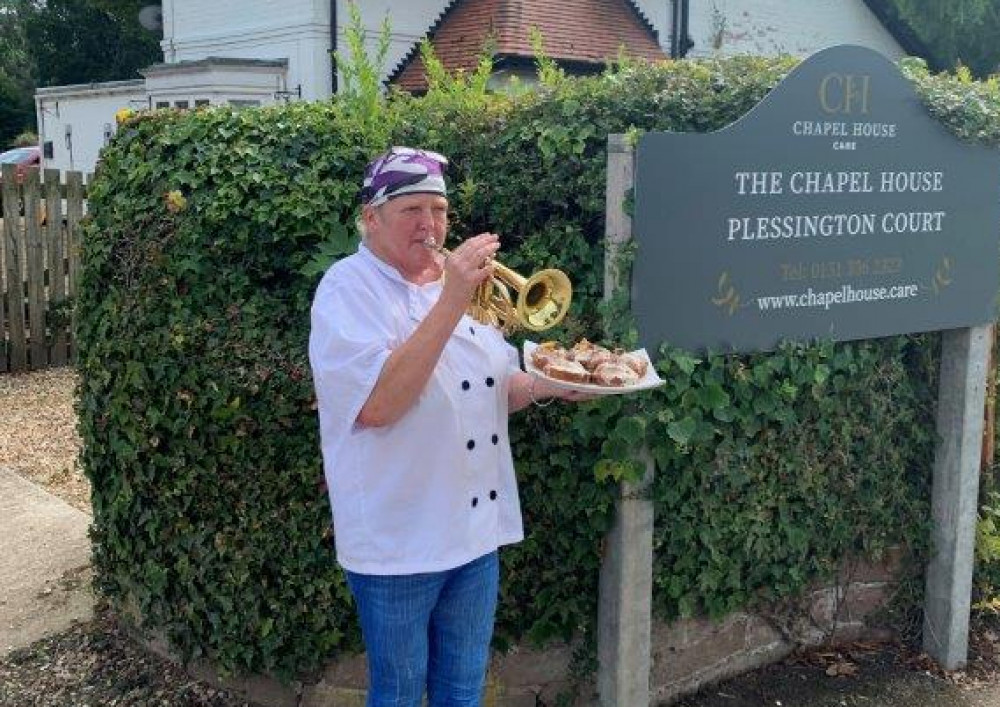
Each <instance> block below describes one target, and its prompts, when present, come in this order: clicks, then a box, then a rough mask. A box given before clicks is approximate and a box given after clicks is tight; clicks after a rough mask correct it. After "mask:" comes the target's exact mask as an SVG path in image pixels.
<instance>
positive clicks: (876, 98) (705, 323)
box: [632, 47, 1000, 352]
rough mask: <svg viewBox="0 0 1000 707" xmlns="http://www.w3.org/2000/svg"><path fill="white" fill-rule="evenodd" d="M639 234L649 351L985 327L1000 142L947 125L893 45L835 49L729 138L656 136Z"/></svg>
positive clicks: (640, 290)
mask: <svg viewBox="0 0 1000 707" xmlns="http://www.w3.org/2000/svg"><path fill="white" fill-rule="evenodd" d="M633 233H634V236H635V238H636V240H637V242H638V255H637V257H636V262H635V265H634V269H633V279H632V305H633V309H634V311H635V313H636V318H637V320H638V325H639V333H640V338H641V340H642V343H643V345H644V346H646V347H647V348H649V349H650V350H653V349H654V348H655V347H657V346H658V345H659V344H660V343H662V342H667V343H670V344H673V345H675V346H680V347H682V348H687V349H692V350H701V349H706V348H710V349H712V350H715V351H720V352H730V351H753V350H768V349H771V348H773V347H775V346H776V345H777V344H778V343H779V342H780V341H781V340H784V339H794V340H815V339H832V340H848V339H861V338H874V337H879V336H887V335H890V334H902V333H909V332H918V331H931V330H936V329H951V328H958V327H967V326H972V325H976V324H982V323H984V322H986V321H989V320H991V319H993V317H994V310H995V298H996V294H997V288H998V283H1000V247H998V245H1000V152H998V151H996V150H992V149H987V148H984V147H980V146H974V145H968V144H965V143H962V142H960V141H959V140H957V139H956V138H955V137H954V136H952V135H951V134H950V133H948V132H946V130H945V129H944V128H943V127H942V126H941V125H940V124H939V123H938V122H936V121H935V120H934V119H933V118H931V117H930V115H928V113H927V111H926V109H925V108H924V107H923V105H922V104H921V102H920V99H919V98H918V97H917V95H916V93H915V92H914V90H913V88H912V87H911V85H910V84H909V82H908V81H907V80H906V79H905V78H903V76H902V75H901V74H900V72H899V70H898V69H897V68H896V67H895V65H893V64H892V63H890V62H889V61H888V60H887V59H885V58H884V57H882V56H881V55H879V54H877V53H876V52H873V51H871V50H869V49H865V48H863V47H834V48H832V49H827V50H824V51H822V52H820V53H818V54H816V55H814V56H813V57H811V58H810V59H808V60H806V61H804V62H803V63H802V64H801V65H800V66H799V67H798V68H796V69H795V71H793V72H792V73H791V74H790V75H789V76H788V77H787V78H786V79H785V80H784V81H783V82H782V83H781V84H780V85H779V86H778V87H777V88H775V89H774V90H773V91H772V92H771V93H770V94H769V95H768V96H767V97H766V98H765V99H764V101H763V102H761V103H760V104H759V105H758V106H756V107H755V108H754V109H753V110H752V111H751V112H750V113H748V114H747V115H746V116H744V117H743V118H742V119H741V120H739V121H738V122H736V123H734V124H732V125H730V126H728V127H727V128H725V129H723V130H720V131H719V132H716V133H710V134H695V133H650V134H647V135H645V136H643V137H642V138H641V140H640V142H639V145H638V148H637V153H636V171H635V218H634V220H633Z"/></svg>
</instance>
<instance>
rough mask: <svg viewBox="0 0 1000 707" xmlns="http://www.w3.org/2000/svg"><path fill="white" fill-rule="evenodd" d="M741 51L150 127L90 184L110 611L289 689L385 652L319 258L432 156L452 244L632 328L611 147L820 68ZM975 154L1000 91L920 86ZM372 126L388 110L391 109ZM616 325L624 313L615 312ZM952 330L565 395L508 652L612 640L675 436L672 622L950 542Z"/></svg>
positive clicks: (531, 509)
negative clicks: (643, 453) (321, 378)
mask: <svg viewBox="0 0 1000 707" xmlns="http://www.w3.org/2000/svg"><path fill="white" fill-rule="evenodd" d="M792 66H793V62H791V61H789V60H770V59H752V58H739V59H731V60H724V61H707V62H694V61H691V62H688V61H684V62H673V63H668V64H665V65H663V66H659V67H641V66H631V65H626V66H619V67H616V68H615V69H614V70H612V71H610V72H609V73H607V74H606V75H604V76H601V77H597V78H590V79H578V80H577V79H565V78H561V77H559V76H558V75H557V73H555V72H552V71H551V70H549V71H547V72H546V76H547V80H546V81H545V82H544V84H543V85H542V86H540V87H539V88H538V89H537V90H535V91H530V92H527V91H526V92H523V93H520V94H514V95H511V96H496V95H489V94H486V93H485V92H484V91H483V90H481V82H477V81H469V82H463V81H447V82H444V83H442V84H440V85H439V86H438V87H437V88H436V89H435V90H433V91H432V92H431V93H430V94H429V95H428V96H426V97H424V98H412V97H406V96H393V97H392V98H391V99H389V100H388V101H387V102H385V103H383V104H381V105H378V106H377V107H376V108H374V109H373V108H372V107H371V104H368V103H365V102H364V101H360V100H352V99H343V100H341V101H339V102H332V103H328V104H312V105H306V104H293V105H288V106H281V107H274V108H266V109H260V110H246V111H240V112H235V111H232V110H228V109H208V110H198V111H195V112H182V113H179V112H169V111H162V112H161V111H158V112H155V113H151V114H143V115H139V116H137V117H134V118H132V119H130V120H129V121H127V122H126V123H124V124H123V125H122V126H121V129H120V130H119V131H118V134H117V135H116V137H115V139H114V141H113V143H112V144H111V145H110V146H109V147H108V148H107V149H106V150H105V152H104V153H103V158H102V164H101V167H100V170H99V173H98V176H97V179H96V181H95V182H94V184H93V186H92V189H91V192H90V199H91V200H90V208H91V214H92V215H91V217H90V219H89V223H88V226H87V231H86V238H85V240H84V245H83V254H82V255H83V267H82V275H81V281H80V295H79V300H78V302H77V313H78V331H77V337H78V341H79V368H80V373H81V383H80V403H79V412H80V430H81V433H82V436H83V440H84V452H83V465H84V469H85V471H86V473H87V475H88V476H89V478H90V480H91V482H92V486H93V502H94V525H93V536H94V540H95V564H96V570H97V580H98V582H99V585H100V588H101V589H102V590H103V592H104V593H105V594H106V595H107V596H109V597H110V598H111V599H112V601H113V602H114V603H115V604H117V605H118V606H120V607H122V608H124V609H126V610H128V611H131V612H133V613H136V614H137V615H140V616H142V618H143V621H144V622H145V624H146V625H147V626H149V627H153V628H157V629H160V630H163V631H165V632H166V633H167V634H168V636H169V637H170V638H171V639H172V640H173V641H174V643H175V644H176V646H177V647H179V648H180V649H181V650H182V651H184V652H185V653H187V654H191V655H207V656H209V657H211V658H212V659H214V660H215V661H217V662H218V663H219V664H220V665H221V666H223V667H224V668H227V669H230V670H236V671H244V670H246V671H261V672H270V673H275V674H278V675H281V676H285V677H288V676H292V675H301V674H303V673H306V672H308V671H311V670H313V669H316V668H317V667H318V666H319V665H321V664H322V662H323V661H325V660H326V659H328V658H330V657H331V656H333V655H335V654H337V653H338V652H340V651H354V650H357V649H358V647H359V634H358V629H357V626H356V624H355V620H354V618H353V610H352V608H351V604H350V598H349V594H348V592H347V590H346V588H345V585H344V582H343V579H342V577H341V574H340V573H339V571H338V569H337V568H336V566H335V564H334V561H333V556H332V550H331V535H330V533H331V531H330V520H329V507H328V503H327V499H326V496H325V489H324V488H323V485H322V472H321V466H320V459H319V440H318V434H317V424H316V417H315V403H314V398H313V393H312V383H311V380H310V376H309V368H308V364H307V359H306V341H307V337H308V324H309V321H308V309H309V304H310V300H311V296H312V291H313V288H314V287H315V285H316V283H317V279H318V275H317V272H318V268H317V258H319V261H320V262H324V263H325V262H329V260H330V259H332V258H335V257H340V256H341V255H343V254H344V253H346V252H348V251H350V250H351V249H352V247H353V235H352V233H351V226H350V224H352V223H353V218H354V215H355V213H356V209H357V205H356V194H357V188H358V182H359V176H360V175H361V172H362V168H363V165H364V164H365V162H366V160H367V159H368V158H369V157H371V156H372V155H373V154H375V153H376V152H378V151H380V150H381V149H383V148H384V147H385V146H386V145H387V144H391V143H396V144H414V145H421V146H425V147H429V148H432V149H435V150H438V151H440V152H442V153H444V154H446V155H448V156H449V157H450V158H451V160H452V170H451V183H452V193H453V196H452V202H453V205H454V207H455V226H454V229H453V232H454V233H455V234H459V235H464V234H471V233H475V232H478V231H480V230H484V229H486V228H489V229H490V230H495V231H497V232H499V233H501V234H503V260H504V262H506V263H507V264H509V265H511V266H512V267H514V268H515V269H517V270H519V271H522V272H528V271H531V270H532V269H534V268H537V267H539V266H541V265H543V264H544V265H554V266H557V267H560V268H562V269H564V270H566V271H567V272H568V273H569V274H570V275H571V278H572V279H573V281H574V287H575V289H576V293H577V295H576V298H575V302H574V306H573V310H572V312H571V316H570V317H569V319H568V321H567V323H566V325H565V327H563V328H562V329H561V330H559V332H558V336H560V338H562V339H563V340H564V341H567V342H569V341H573V340H575V339H577V338H579V337H581V336H588V337H590V338H591V339H598V340H600V339H602V334H601V332H602V331H603V330H604V327H605V322H611V323H612V325H611V326H612V334H611V335H610V337H611V338H612V339H614V341H615V342H616V343H622V342H628V341H629V340H630V339H632V338H633V337H634V332H632V331H631V330H630V329H629V326H628V317H627V316H623V314H622V312H620V311H619V310H618V309H616V306H615V305H614V304H612V306H609V307H604V306H602V305H600V304H599V302H600V300H601V294H602V292H601V288H602V281H603V276H602V272H603V257H604V256H603V245H602V244H603V237H604V215H603V210H604V188H605V187H604V184H605V160H606V157H605V147H606V136H607V135H608V134H609V133H620V132H627V131H634V130H639V131H643V130H664V129H669V130H681V131H709V130H713V129H717V128H721V127H723V126H724V125H726V124H728V123H729V122H731V121H733V120H735V119H737V118H739V117H740V116H742V115H743V114H745V113H746V112H747V111H748V110H749V109H750V108H751V107H752V106H754V105H755V104H756V103H757V102H758V101H760V100H761V98H762V97H763V96H764V95H765V94H766V93H767V92H768V90H770V89H771V88H772V87H773V86H774V85H776V84H777V82H778V81H780V79H781V78H782V77H783V76H784V75H785V74H786V73H787V72H788V71H789V70H790V69H791V68H792ZM908 71H910V73H911V75H912V76H913V78H914V81H915V82H916V84H917V86H918V87H919V89H920V90H921V92H922V94H923V95H925V96H926V97H927V100H928V102H929V104H930V106H931V108H932V110H933V111H934V112H935V113H936V114H938V115H940V116H942V119H943V120H944V121H945V122H946V123H947V124H949V125H950V126H952V127H953V129H954V130H955V131H956V133H959V134H962V135H963V136H968V137H973V138H975V139H978V140H980V141H985V142H988V143H991V144H996V143H997V142H998V136H1000V126H998V120H997V117H998V115H1000V110H998V105H1000V100H998V93H997V89H996V86H995V85H994V84H976V83H965V82H963V81H962V79H961V77H959V78H954V77H931V76H928V75H927V74H926V72H924V71H922V70H921V68H920V67H919V66H911V67H909V68H908ZM366 106H367V107H366ZM617 306H618V307H620V302H619V303H618V305H617ZM933 346H934V337H933V336H931V337H915V338H897V339H887V340H882V341H875V342H863V343H854V344H844V345H837V346H833V345H822V346H817V347H809V348H803V347H793V346H789V347H786V348H784V349H782V350H780V351H778V352H776V353H774V354H769V355H756V356H742V357H730V358H724V357H718V356H709V357H705V358H703V359H695V358H692V357H690V356H687V355H684V354H683V353H681V352H678V351H673V350H668V349H664V351H663V352H662V355H661V357H660V359H659V362H658V367H659V370H660V372H661V374H662V375H663V376H664V377H665V378H666V379H667V381H668V384H667V385H666V386H665V387H664V388H662V389H660V390H658V391H656V392H655V393H649V394H645V395H643V396H640V397H636V398H629V399H624V400H623V399H621V398H617V397H614V398H611V399H607V400H604V401H602V402H599V403H594V404H589V405H584V406H577V407H564V406H561V405H553V406H551V407H549V408H546V409H545V410H531V411H530V412H527V413H523V414H521V415H519V416H518V417H517V418H516V420H515V422H514V424H513V426H512V438H513V441H514V454H515V459H516V461H517V469H518V475H519V479H520V483H521V497H522V502H523V510H524V516H525V523H526V530H527V533H528V537H527V539H526V540H525V541H524V542H523V543H521V544H520V545H518V546H516V547H513V548H510V549H508V550H507V551H505V552H504V553H503V555H502V557H503V564H504V583H503V589H502V602H501V607H500V612H499V622H498V636H497V638H498V643H499V644H500V645H501V646H502V645H505V644H507V643H509V642H511V641H523V640H531V641H539V642H543V641H545V640H548V639H550V638H569V637H572V636H576V637H580V638H582V639H583V640H584V642H586V640H587V639H588V638H591V637H592V636H593V630H594V624H595V618H596V604H597V585H598V579H597V578H598V567H599V563H600V557H601V542H602V538H603V536H604V534H605V532H606V531H607V529H608V527H609V524H610V522H611V518H612V511H613V505H614V497H615V493H616V489H617V485H616V484H615V483H614V481H615V480H616V479H618V478H622V477H627V476H629V474H632V473H634V470H635V462H634V461H633V460H632V459H631V458H630V449H631V448H633V447H634V445H635V444H637V443H639V442H641V441H642V440H647V441H648V443H649V444H650V447H651V449H652V451H653V454H654V456H655V458H656V461H657V463H658V466H659V472H658V480H657V483H656V485H655V488H654V489H653V494H654V498H655V501H656V508H657V525H656V530H655V532H656V539H655V543H656V544H655V551H656V567H655V587H656V589H655V601H656V605H657V607H658V608H659V610H660V613H661V614H662V615H663V616H664V617H668V618H669V617H673V616H678V615H688V614H692V613H702V612H704V613H708V614H711V615H715V616H717V615H721V614H723V613H725V612H727V611H730V610H733V609H738V608H742V607H750V606H761V605H764V604H766V603H769V602H773V601H774V600H778V599H782V598H787V597H793V596H795V594H796V593H797V592H799V591H801V590H802V589H803V588H804V587H805V586H807V584H808V583H809V582H811V581H814V580H817V579H821V578H825V577H827V576H829V574H830V572H831V570H832V569H833V568H834V567H835V566H836V564H837V562H838V561H839V560H840V559H841V558H842V557H844V556H845V555H846V554H852V553H861V554H864V555H869V556H871V555H877V554H878V553H879V552H880V551H881V550H882V548H884V547H886V546H887V545H890V544H900V545H903V546H904V547H908V548H914V550H915V552H917V553H920V552H922V548H923V547H924V544H925V540H924V538H925V533H924V519H925V518H926V515H927V507H928V489H927V485H928V474H929V468H930V464H929V457H930V454H931V449H932V436H933V429H932V425H931V419H930V414H931V407H932V404H933V395H932V380H931V379H932V378H933V375H932V374H933V371H934V364H933V360H934V354H933Z"/></svg>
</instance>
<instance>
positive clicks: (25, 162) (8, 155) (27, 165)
mask: <svg viewBox="0 0 1000 707" xmlns="http://www.w3.org/2000/svg"><path fill="white" fill-rule="evenodd" d="M41 163H42V151H41V149H39V148H37V147H15V148H14V149H13V150H7V151H6V152H0V164H12V165H16V166H17V181H18V184H20V183H21V182H22V181H24V174H25V172H27V171H28V170H29V169H38V168H39V167H40V166H41Z"/></svg>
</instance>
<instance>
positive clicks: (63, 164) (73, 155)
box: [35, 81, 146, 172]
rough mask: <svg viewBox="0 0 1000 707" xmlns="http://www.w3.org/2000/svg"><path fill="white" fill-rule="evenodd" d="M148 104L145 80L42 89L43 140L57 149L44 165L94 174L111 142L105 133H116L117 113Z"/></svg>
mask: <svg viewBox="0 0 1000 707" xmlns="http://www.w3.org/2000/svg"><path fill="white" fill-rule="evenodd" d="M145 105H146V90H145V87H144V85H143V82H142V81H118V82H113V83H109V84H96V85H94V86H64V87H59V88H51V89H40V90H39V91H38V93H36V95H35V110H36V113H37V117H38V134H39V139H40V140H41V142H42V143H44V142H45V141H47V140H48V141H51V142H52V149H53V155H52V157H51V158H46V159H44V160H43V164H44V166H45V167H46V168H49V167H51V168H55V169H60V170H78V171H82V172H93V171H94V167H95V166H96V165H97V158H98V153H99V152H100V150H101V148H102V147H104V145H105V144H106V142H107V139H106V137H105V132H106V131H110V132H111V133H113V132H114V130H115V127H116V126H115V112H116V111H117V110H119V109H120V108H136V107H139V106H145ZM67 133H68V136H67Z"/></svg>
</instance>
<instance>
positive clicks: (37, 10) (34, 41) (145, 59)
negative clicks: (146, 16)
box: [0, 0, 160, 149]
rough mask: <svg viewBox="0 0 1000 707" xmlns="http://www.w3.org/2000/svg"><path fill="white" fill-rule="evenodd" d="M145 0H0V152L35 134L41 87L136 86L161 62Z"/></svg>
mask: <svg viewBox="0 0 1000 707" xmlns="http://www.w3.org/2000/svg"><path fill="white" fill-rule="evenodd" d="M143 4H145V2H144V0H47V1H46V2H35V1H33V0H0V149H3V148H4V147H5V146H7V145H9V144H10V142H11V140H12V139H13V138H14V136H16V135H18V134H20V133H22V132H23V131H25V130H32V129H34V124H35V110H34V100H33V96H34V93H35V89H36V88H37V87H39V86H57V85H63V84H73V83H91V82H94V81H114V80H118V79H130V78H135V77H136V76H137V75H138V74H137V71H138V69H141V68H142V67H144V66H148V65H149V64H152V63H155V62H157V61H159V60H160V53H159V38H158V36H157V35H156V33H154V32H150V31H148V30H146V29H143V28H142V26H140V25H139V22H138V12H139V8H140V7H141V6H142V5H143Z"/></svg>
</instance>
